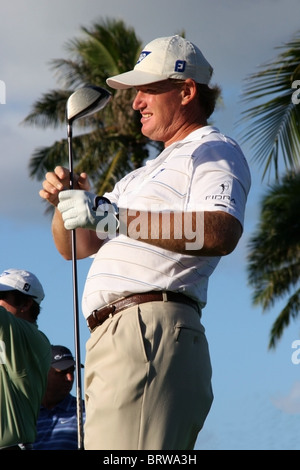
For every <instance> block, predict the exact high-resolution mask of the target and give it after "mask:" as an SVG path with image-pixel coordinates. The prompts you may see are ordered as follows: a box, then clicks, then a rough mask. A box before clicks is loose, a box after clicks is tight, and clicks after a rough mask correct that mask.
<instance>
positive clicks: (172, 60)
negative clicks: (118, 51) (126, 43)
mask: <svg viewBox="0 0 300 470" xmlns="http://www.w3.org/2000/svg"><path fill="white" fill-rule="evenodd" d="M212 73H213V68H212V66H211V65H210V64H209V63H208V62H207V60H206V59H205V57H204V55H203V54H202V52H201V51H200V49H198V47H197V46H195V45H194V44H193V43H191V42H190V41H187V40H186V39H184V38H182V37H181V36H178V35H175V36H170V37H165V38H158V39H154V40H153V41H151V42H149V44H147V45H146V46H145V47H144V49H143V51H142V52H141V54H140V56H139V59H138V61H137V63H136V65H135V67H134V69H133V70H130V72H125V73H121V74H120V75H115V76H114V77H110V78H108V79H107V80H106V83H107V84H108V85H109V86H110V87H111V88H116V89H126V88H132V87H135V86H142V85H147V84H149V83H154V82H160V81H162V80H167V79H168V78H173V79H181V80H186V79H187V78H192V79H193V80H195V82H196V83H203V84H206V85H208V83H209V81H210V79H211V76H212Z"/></svg>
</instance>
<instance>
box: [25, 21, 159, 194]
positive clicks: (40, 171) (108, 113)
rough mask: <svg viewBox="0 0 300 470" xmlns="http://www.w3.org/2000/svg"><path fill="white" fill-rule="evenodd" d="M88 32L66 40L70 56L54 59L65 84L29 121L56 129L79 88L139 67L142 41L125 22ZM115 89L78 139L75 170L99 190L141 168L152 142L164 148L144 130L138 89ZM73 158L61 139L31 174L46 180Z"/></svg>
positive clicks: (37, 158) (33, 163)
mask: <svg viewBox="0 0 300 470" xmlns="http://www.w3.org/2000/svg"><path fill="white" fill-rule="evenodd" d="M82 32H83V35H84V36H83V38H75V39H73V40H71V41H69V42H68V43H67V44H66V50H67V52H68V54H69V58H68V59H55V60H53V61H52V64H51V67H52V69H53V70H54V71H55V72H56V73H57V76H58V81H59V83H60V84H61V88H60V89H57V90H51V91H49V92H48V93H45V94H44V95H43V96H42V98H41V99H39V100H38V101H36V102H35V103H34V105H33V107H32V110H31V112H30V114H29V115H28V116H27V117H26V118H25V119H24V121H23V123H24V124H29V125H36V126H40V127H47V126H52V127H53V128H57V127H58V126H60V125H66V122H65V109H66V102H67V99H68V97H69V96H70V95H71V94H72V93H73V92H74V91H75V89H76V88H78V87H81V86H84V85H87V84H93V85H97V86H101V87H104V88H105V87H106V78H107V77H109V76H112V75H116V74H119V73H122V72H126V71H127V70H129V69H132V68H133V67H134V65H135V63H136V62H137V59H138V56H139V53H140V51H141V46H142V44H141V41H140V40H139V39H138V38H137V37H136V35H135V32H134V30H133V29H132V28H128V27H126V26H125V24H124V23H123V21H116V20H110V19H107V20H103V21H100V22H98V23H95V24H93V25H92V27H91V28H85V27H82ZM112 93H113V99H112V100H111V101H110V103H109V105H108V106H106V107H105V108H104V109H103V110H101V112H99V113H97V114H96V115H93V116H90V117H88V118H85V119H82V120H80V121H78V124H77V123H76V125H77V126H78V127H79V126H80V127H79V128H80V129H82V132H83V133H82V134H81V135H80V136H78V137H74V138H73V153H74V155H73V158H74V171H77V172H81V171H85V172H87V173H88V174H89V177H90V180H91V182H92V184H93V186H94V190H95V192H97V193H98V194H103V193H104V192H105V191H109V190H111V189H112V187H113V186H114V184H115V181H116V180H118V179H119V178H120V177H122V176H124V174H126V173H128V171H130V170H132V169H134V168H137V167H139V166H141V164H142V163H143V162H144V160H145V159H146V158H148V156H149V148H150V147H151V146H152V147H154V149H157V151H159V150H160V149H161V144H160V143H157V142H153V141H149V140H148V139H147V138H146V137H144V136H143V135H142V134H141V132H140V122H139V116H138V113H136V112H134V111H133V109H132V106H131V104H132V101H133V93H134V91H133V90H132V89H129V90H125V91H124V90H122V91H119V90H117V91H112ZM67 162H68V147H67V141H66V140H61V141H57V142H55V143H54V144H53V145H52V146H50V147H42V148H38V149H36V150H35V151H34V153H33V156H32V157H31V159H30V162H29V173H30V176H31V177H32V178H37V179H38V180H41V179H43V178H44V175H45V173H46V172H47V171H52V170H53V168H54V167H55V166H56V165H62V164H66V163H67Z"/></svg>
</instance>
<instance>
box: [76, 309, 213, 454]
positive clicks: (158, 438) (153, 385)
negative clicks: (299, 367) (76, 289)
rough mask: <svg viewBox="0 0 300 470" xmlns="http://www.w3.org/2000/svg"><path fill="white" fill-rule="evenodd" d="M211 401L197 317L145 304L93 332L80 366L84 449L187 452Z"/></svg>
mask: <svg viewBox="0 0 300 470" xmlns="http://www.w3.org/2000/svg"><path fill="white" fill-rule="evenodd" d="M212 401H213V393H212V388H211V364H210V357H209V351H208V345H207V341H206V337H205V332H204V328H203V326H202V325H201V323H200V319H199V314H198V312H197V311H196V310H195V309H194V308H193V307H190V306H188V305H185V304H180V303H174V302H149V303H144V304H141V305H139V306H134V307H131V308H128V309H126V310H123V311H122V312H120V313H118V314H117V315H115V316H114V317H112V318H110V319H108V320H106V321H105V322H104V323H103V324H102V325H100V326H98V327H97V328H96V329H95V331H94V332H93V333H92V334H91V337H90V338H89V340H88V341H87V345H86V363H85V407H86V421H85V426H84V436H85V438H84V448H85V450H191V449H193V447H194V445H195V441H196V439H197V435H198V433H199V431H200V429H201V428H202V426H203V424H204V421H205V419H206V416H207V414H208V412H209V410H210V407H211V404H212Z"/></svg>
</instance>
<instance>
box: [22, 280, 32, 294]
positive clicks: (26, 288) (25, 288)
mask: <svg viewBox="0 0 300 470" xmlns="http://www.w3.org/2000/svg"><path fill="white" fill-rule="evenodd" d="M23 290H24V291H25V292H29V291H30V284H28V282H25V284H24V287H23Z"/></svg>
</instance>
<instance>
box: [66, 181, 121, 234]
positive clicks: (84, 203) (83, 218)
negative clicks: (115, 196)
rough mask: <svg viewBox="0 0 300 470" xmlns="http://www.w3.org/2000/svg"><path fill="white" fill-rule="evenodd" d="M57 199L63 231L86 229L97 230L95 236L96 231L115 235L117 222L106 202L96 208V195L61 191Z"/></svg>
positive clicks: (111, 208) (113, 212)
mask: <svg viewBox="0 0 300 470" xmlns="http://www.w3.org/2000/svg"><path fill="white" fill-rule="evenodd" d="M58 197H59V204H58V206H57V209H58V210H59V211H60V213H61V215H62V218H63V221H64V227H65V229H67V230H74V229H76V228H86V229H89V230H97V234H98V231H99V233H105V234H106V235H107V233H109V234H114V235H115V234H116V230H117V227H118V220H117V217H116V215H115V209H114V207H113V205H112V204H111V203H110V202H109V201H108V200H107V201H108V202H104V203H101V204H100V205H98V207H97V199H98V198H96V195H95V194H93V193H90V192H88V191H81V190H67V191H62V192H61V193H59V196H58ZM98 236H99V235H98ZM100 238H102V237H101V236H100Z"/></svg>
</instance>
